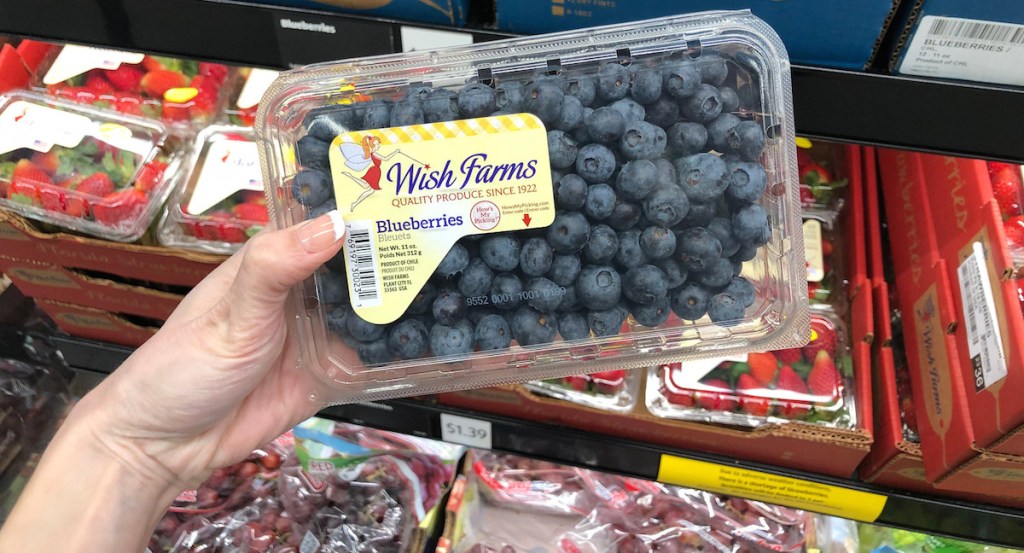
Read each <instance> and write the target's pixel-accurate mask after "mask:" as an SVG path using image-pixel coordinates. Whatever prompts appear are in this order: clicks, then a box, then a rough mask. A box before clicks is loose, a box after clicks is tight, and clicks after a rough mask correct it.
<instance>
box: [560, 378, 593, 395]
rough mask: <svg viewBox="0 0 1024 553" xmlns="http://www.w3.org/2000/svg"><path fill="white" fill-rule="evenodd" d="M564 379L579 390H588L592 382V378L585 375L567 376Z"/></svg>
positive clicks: (574, 388)
mask: <svg viewBox="0 0 1024 553" xmlns="http://www.w3.org/2000/svg"><path fill="white" fill-rule="evenodd" d="M562 381H563V382H565V383H566V384H568V385H569V387H570V388H572V389H573V390H576V391H577V392H586V391H587V385H588V384H589V383H590V379H589V378H587V377H586V376H584V375H576V376H567V377H565V378H563V379H562Z"/></svg>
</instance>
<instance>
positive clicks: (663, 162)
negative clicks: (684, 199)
mask: <svg viewBox="0 0 1024 553" xmlns="http://www.w3.org/2000/svg"><path fill="white" fill-rule="evenodd" d="M654 166H655V168H656V169H657V170H658V173H657V175H656V176H655V182H657V183H658V184H662V183H667V184H679V179H678V178H677V177H676V168H675V166H674V165H672V162H671V161H669V160H667V159H665V158H658V159H656V160H654Z"/></svg>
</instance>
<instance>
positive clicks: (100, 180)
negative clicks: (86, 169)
mask: <svg viewBox="0 0 1024 553" xmlns="http://www.w3.org/2000/svg"><path fill="white" fill-rule="evenodd" d="M74 190H75V192H78V193H79V194H83V195H87V196H94V197H97V198H102V197H104V196H108V195H110V194H113V193H114V181H112V180H110V176H109V175H107V174H106V173H93V174H92V175H89V176H88V177H85V178H84V179H82V181H81V182H79V183H78V185H76V186H75V188H74Z"/></svg>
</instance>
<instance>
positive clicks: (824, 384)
mask: <svg viewBox="0 0 1024 553" xmlns="http://www.w3.org/2000/svg"><path fill="white" fill-rule="evenodd" d="M840 382H841V381H840V376H839V371H837V370H836V364H835V363H833V362H832V356H831V355H829V353H828V352H827V351H824V350H822V351H819V352H818V356H817V357H815V358H814V366H813V367H811V372H810V374H808V375H807V389H808V390H809V391H810V392H811V394H813V395H815V396H818V399H817V402H818V403H825V404H829V405H831V404H833V403H835V402H836V400H837V399H839V384H840Z"/></svg>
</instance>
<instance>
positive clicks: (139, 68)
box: [35, 44, 231, 126]
mask: <svg viewBox="0 0 1024 553" xmlns="http://www.w3.org/2000/svg"><path fill="white" fill-rule="evenodd" d="M230 71H231V70H230V69H228V67H227V66H226V65H221V64H219V63H210V62H200V61H193V60H185V59H179V58H170V57H164V56H153V55H149V54H142V53H136V52H124V51H120V50H109V49H104V48H93V47H89V46H79V45H76V44H68V45H66V46H64V47H62V48H59V49H56V50H55V51H54V54H53V55H52V57H51V58H50V59H49V60H46V61H44V62H43V64H42V65H41V66H40V67H39V69H38V71H37V80H36V83H35V84H36V86H38V87H42V88H45V89H46V91H47V92H48V93H50V94H52V95H54V96H57V97H60V98H65V99H68V100H71V101H74V102H80V103H85V104H90V105H93V106H96V107H102V108H106V109H111V110H114V111H117V112H119V113H123V114H125V115H137V116H143V117H150V118H154V119H161V120H163V121H164V122H165V123H168V124H174V125H176V126H179V125H186V126H188V125H197V126H201V125H205V124H206V123H209V122H210V121H212V120H213V118H214V117H215V116H216V115H217V114H218V113H219V110H220V106H221V103H222V101H223V96H224V93H225V90H226V89H225V86H224V84H225V82H227V81H228V80H229V76H230Z"/></svg>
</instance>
